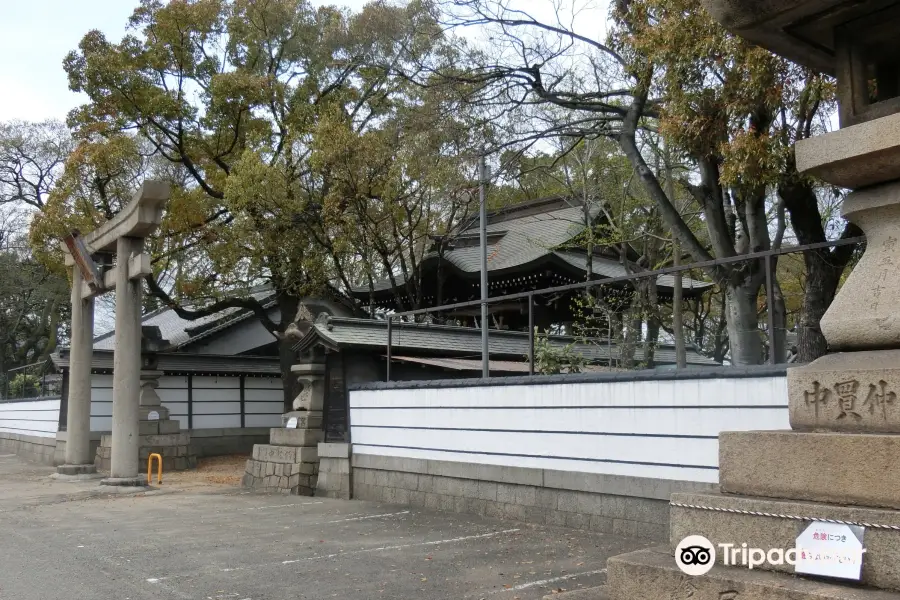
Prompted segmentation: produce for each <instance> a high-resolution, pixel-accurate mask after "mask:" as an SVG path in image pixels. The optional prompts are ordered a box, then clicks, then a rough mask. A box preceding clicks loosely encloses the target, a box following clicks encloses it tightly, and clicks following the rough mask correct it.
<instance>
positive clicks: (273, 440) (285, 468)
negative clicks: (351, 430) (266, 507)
mask: <svg viewBox="0 0 900 600" xmlns="http://www.w3.org/2000/svg"><path fill="white" fill-rule="evenodd" d="M291 371H292V372H294V373H296V374H297V379H298V380H299V382H300V385H301V386H302V388H301V390H300V393H299V394H297V397H296V398H295V399H294V403H293V407H294V410H293V411H291V412H288V413H285V414H284V415H283V416H282V427H274V428H272V429H271V431H270V432H269V443H268V444H256V445H255V446H253V458H251V459H250V460H248V461H247V468H246V472H245V473H244V478H243V480H242V481H241V484H242V485H243V486H244V487H247V488H259V489H264V490H274V491H280V492H282V493H285V494H298V495H301V496H312V495H313V493H314V492H315V490H316V483H317V479H318V475H319V454H318V452H319V451H318V445H319V442H321V441H322V438H323V436H324V432H323V431H322V409H323V407H324V404H325V365H324V364H323V363H320V362H310V363H301V364H299V365H294V366H293V367H291ZM294 420H295V421H296V427H295V428H294V427H291V428H287V427H286V426H287V425H288V424H294Z"/></svg>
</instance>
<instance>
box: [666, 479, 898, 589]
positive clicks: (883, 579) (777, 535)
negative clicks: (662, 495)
mask: <svg viewBox="0 0 900 600" xmlns="http://www.w3.org/2000/svg"><path fill="white" fill-rule="evenodd" d="M671 502H672V503H675V504H680V505H687V506H692V507H706V508H688V507H685V506H671V507H670V512H669V522H670V526H669V530H670V540H669V541H670V551H673V550H674V548H675V546H677V545H678V542H680V541H681V540H682V539H684V538H685V537H687V536H689V535H702V536H704V537H705V538H707V539H709V540H710V541H711V542H712V543H713V544H714V545H715V546H716V548H717V551H716V562H717V563H722V562H723V557H724V552H722V551H719V550H718V545H719V544H734V547H735V548H740V547H741V544H744V543H746V544H747V547H748V548H761V549H763V550H764V551H766V552H768V551H769V550H770V549H774V548H780V549H784V550H786V549H788V548H793V547H794V546H795V545H796V538H797V536H798V535H799V533H800V532H801V531H802V530H803V529H805V528H806V526H807V525H809V524H810V522H811V520H821V519H836V520H840V521H847V522H851V523H870V524H877V525H886V526H898V527H900V511H896V510H889V509H876V508H860V507H855V506H839V505H835V504H821V503H814V502H801V501H796V500H780V499H772V498H756V497H749V496H733V495H725V494H685V493H678V494H672V498H671ZM726 511H730V512H726ZM734 511H738V512H734ZM747 513H766V514H769V515H786V516H796V517H804V518H807V519H810V520H797V519H789V518H784V517H774V516H762V515H758V514H747ZM863 547H864V548H865V549H866V554H865V557H864V558H863V568H862V580H861V581H862V583H863V584H865V585H869V586H872V587H877V588H886V589H897V590H900V531H896V530H891V529H887V528H876V527H866V530H865V534H864V538H863ZM673 566H674V562H673ZM758 568H759V569H762V570H775V571H783V572H787V573H793V566H791V565H789V564H784V565H781V566H774V565H769V564H765V565H763V566H761V567H758ZM754 570H755V569H754Z"/></svg>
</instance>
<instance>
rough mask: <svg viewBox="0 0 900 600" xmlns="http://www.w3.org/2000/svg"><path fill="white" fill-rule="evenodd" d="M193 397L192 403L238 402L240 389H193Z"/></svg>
mask: <svg viewBox="0 0 900 600" xmlns="http://www.w3.org/2000/svg"><path fill="white" fill-rule="evenodd" d="M193 398H194V404H196V403H198V402H240V400H241V390H239V389H237V388H234V389H230V388H221V389H215V390H211V389H202V390H198V389H196V388H195V389H194V390H193Z"/></svg>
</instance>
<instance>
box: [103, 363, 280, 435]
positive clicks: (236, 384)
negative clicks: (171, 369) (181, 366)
mask: <svg viewBox="0 0 900 600" xmlns="http://www.w3.org/2000/svg"><path fill="white" fill-rule="evenodd" d="M192 383H193V385H192V388H193V392H192V398H191V400H192V401H191V406H192V409H193V428H194V429H216V428H222V427H240V426H241V402H240V400H241V395H240V378H239V377H215V376H194V377H193V382H192ZM156 393H157V394H159V398H160V400H161V401H162V404H163V406H165V407H166V408H168V409H169V413H170V415H171V418H173V419H175V420H177V421H179V422H180V423H181V428H182V429H187V428H188V378H187V376H186V375H180V376H171V375H166V376H163V377H161V378H160V380H159V387H158V388H157V389H156ZM282 397H283V392H282V387H281V378H280V377H246V378H245V380H244V426H245V427H278V426H280V425H281V414H282V413H283V412H284V402H283V400H282ZM111 430H112V375H97V374H94V375H92V376H91V431H111Z"/></svg>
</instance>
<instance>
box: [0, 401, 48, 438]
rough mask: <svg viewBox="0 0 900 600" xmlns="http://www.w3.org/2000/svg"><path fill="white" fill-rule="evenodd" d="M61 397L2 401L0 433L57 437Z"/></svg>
mask: <svg viewBox="0 0 900 600" xmlns="http://www.w3.org/2000/svg"><path fill="white" fill-rule="evenodd" d="M57 429H59V398H52V399H45V400H25V401H22V402H4V403H0V433H17V434H20V435H31V436H35V437H51V438H55V437H56V430H57Z"/></svg>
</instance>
